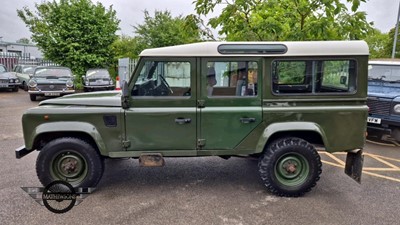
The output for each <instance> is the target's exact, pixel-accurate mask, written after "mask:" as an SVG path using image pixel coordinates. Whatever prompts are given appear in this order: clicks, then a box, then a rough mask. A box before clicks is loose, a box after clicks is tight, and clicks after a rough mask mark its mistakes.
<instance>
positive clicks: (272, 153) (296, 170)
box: [258, 138, 322, 197]
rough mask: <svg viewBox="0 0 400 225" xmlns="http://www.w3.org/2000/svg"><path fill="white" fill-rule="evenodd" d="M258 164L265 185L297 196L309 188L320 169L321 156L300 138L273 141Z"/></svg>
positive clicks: (274, 190)
mask: <svg viewBox="0 0 400 225" xmlns="http://www.w3.org/2000/svg"><path fill="white" fill-rule="evenodd" d="M258 166H259V172H260V176H261V179H262V180H263V182H264V185H265V186H266V187H267V189H268V190H269V191H270V192H272V193H273V194H276V195H279V196H286V197H297V196H301V195H303V194H305V193H306V192H308V191H310V190H311V188H313V187H314V186H315V185H316V183H317V181H318V180H319V176H320V174H321V172H322V169H321V167H322V164H321V159H320V156H319V155H318V153H317V151H316V150H315V148H314V146H312V145H311V144H310V143H308V142H307V141H305V140H303V139H300V138H283V139H278V140H276V141H274V142H272V143H271V144H270V145H269V146H268V147H267V149H266V150H265V152H264V154H263V155H262V156H261V158H260V160H259V164H258Z"/></svg>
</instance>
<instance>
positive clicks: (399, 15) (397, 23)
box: [392, 2, 400, 59]
mask: <svg viewBox="0 0 400 225" xmlns="http://www.w3.org/2000/svg"><path fill="white" fill-rule="evenodd" d="M399 19H400V2H399V12H398V13H397V21H396V31H395V33H394V40H393V49H392V59H394V55H395V53H396V44H397V35H398V34H399Z"/></svg>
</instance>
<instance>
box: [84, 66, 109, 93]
mask: <svg viewBox="0 0 400 225" xmlns="http://www.w3.org/2000/svg"><path fill="white" fill-rule="evenodd" d="M82 79H83V85H84V91H95V90H114V89H115V85H114V82H113V80H112V79H111V76H110V73H109V72H108V70H107V69H89V70H88V71H87V72H86V74H85V76H83V77H82Z"/></svg>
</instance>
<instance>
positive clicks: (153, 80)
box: [132, 61, 191, 97]
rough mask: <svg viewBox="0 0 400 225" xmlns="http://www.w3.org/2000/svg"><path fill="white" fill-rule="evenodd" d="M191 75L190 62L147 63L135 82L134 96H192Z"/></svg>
mask: <svg viewBox="0 0 400 225" xmlns="http://www.w3.org/2000/svg"><path fill="white" fill-rule="evenodd" d="M190 73H191V65H190V62H170V61H164V62H163V61H146V62H145V63H144V64H143V67H142V68H141V70H140V74H139V77H138V79H137V80H136V82H135V86H134V88H133V90H132V96H152V97H163V96H164V97H166V96H175V97H185V96H190V95H191V88H190V78H191V74H190Z"/></svg>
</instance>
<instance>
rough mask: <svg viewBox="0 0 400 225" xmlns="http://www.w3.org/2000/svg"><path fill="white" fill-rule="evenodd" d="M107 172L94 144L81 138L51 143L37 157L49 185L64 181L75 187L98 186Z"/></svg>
mask: <svg viewBox="0 0 400 225" xmlns="http://www.w3.org/2000/svg"><path fill="white" fill-rule="evenodd" d="M103 171H104V160H103V158H102V157H101V156H100V154H99V153H98V152H97V151H96V149H94V148H93V146H92V145H90V144H89V143H87V142H86V141H84V140H81V139H78V138H68V137H66V138H59V139H55V140H53V141H50V142H49V143H47V144H46V145H45V146H44V147H43V149H42V150H41V151H40V153H39V156H38V158H37V160H36V173H37V176H38V178H39V180H40V182H41V183H42V184H43V185H44V186H46V185H48V184H50V183H51V182H53V181H55V180H63V181H66V182H68V183H70V184H71V185H72V186H73V187H95V186H96V185H97V183H98V182H99V181H100V179H101V177H102V175H103Z"/></svg>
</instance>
